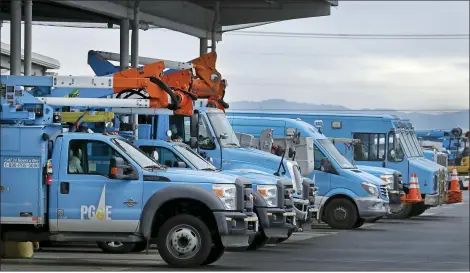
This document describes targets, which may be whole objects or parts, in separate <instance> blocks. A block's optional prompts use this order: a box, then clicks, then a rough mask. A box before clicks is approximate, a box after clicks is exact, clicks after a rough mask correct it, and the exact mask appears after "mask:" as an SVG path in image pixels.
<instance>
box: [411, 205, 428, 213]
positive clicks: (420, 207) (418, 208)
mask: <svg viewBox="0 0 470 273" xmlns="http://www.w3.org/2000/svg"><path fill="white" fill-rule="evenodd" d="M427 209H428V208H427V207H426V206H425V205H424V202H420V203H416V204H413V205H412V206H411V213H410V215H411V217H414V216H419V215H421V214H423V213H424V212H425V211H426V210H427Z"/></svg>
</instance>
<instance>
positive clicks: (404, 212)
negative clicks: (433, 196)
mask: <svg viewBox="0 0 470 273" xmlns="http://www.w3.org/2000/svg"><path fill="white" fill-rule="evenodd" d="M400 207H401V209H400V210H397V211H392V214H389V215H387V216H386V217H387V218H388V219H407V218H410V217H411V209H412V206H411V204H403V203H402V204H401V206H400Z"/></svg>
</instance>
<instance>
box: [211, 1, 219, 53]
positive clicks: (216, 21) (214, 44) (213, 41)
mask: <svg viewBox="0 0 470 273" xmlns="http://www.w3.org/2000/svg"><path fill="white" fill-rule="evenodd" d="M219 12H220V3H219V1H217V2H215V8H214V20H213V21H212V35H211V51H212V52H216V49H217V42H216V39H215V33H216V31H217V26H218V25H219Z"/></svg>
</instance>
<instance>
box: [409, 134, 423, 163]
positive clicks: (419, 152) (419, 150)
mask: <svg viewBox="0 0 470 273" xmlns="http://www.w3.org/2000/svg"><path fill="white" fill-rule="evenodd" d="M409 134H410V137H411V139H412V141H413V143H414V145H415V147H416V150H417V151H418V156H420V157H423V156H424V153H423V148H421V145H419V140H418V137H417V136H416V133H415V131H413V130H410V131H409Z"/></svg>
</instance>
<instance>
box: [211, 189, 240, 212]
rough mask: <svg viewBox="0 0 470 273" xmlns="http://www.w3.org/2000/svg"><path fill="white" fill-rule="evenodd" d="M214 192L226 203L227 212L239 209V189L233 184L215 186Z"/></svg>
mask: <svg viewBox="0 0 470 273" xmlns="http://www.w3.org/2000/svg"><path fill="white" fill-rule="evenodd" d="M212 192H213V193H214V194H215V195H217V197H219V199H220V200H221V201H222V203H224V207H225V208H226V209H227V210H236V209H237V188H236V187H235V185H233V184H213V185H212Z"/></svg>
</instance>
